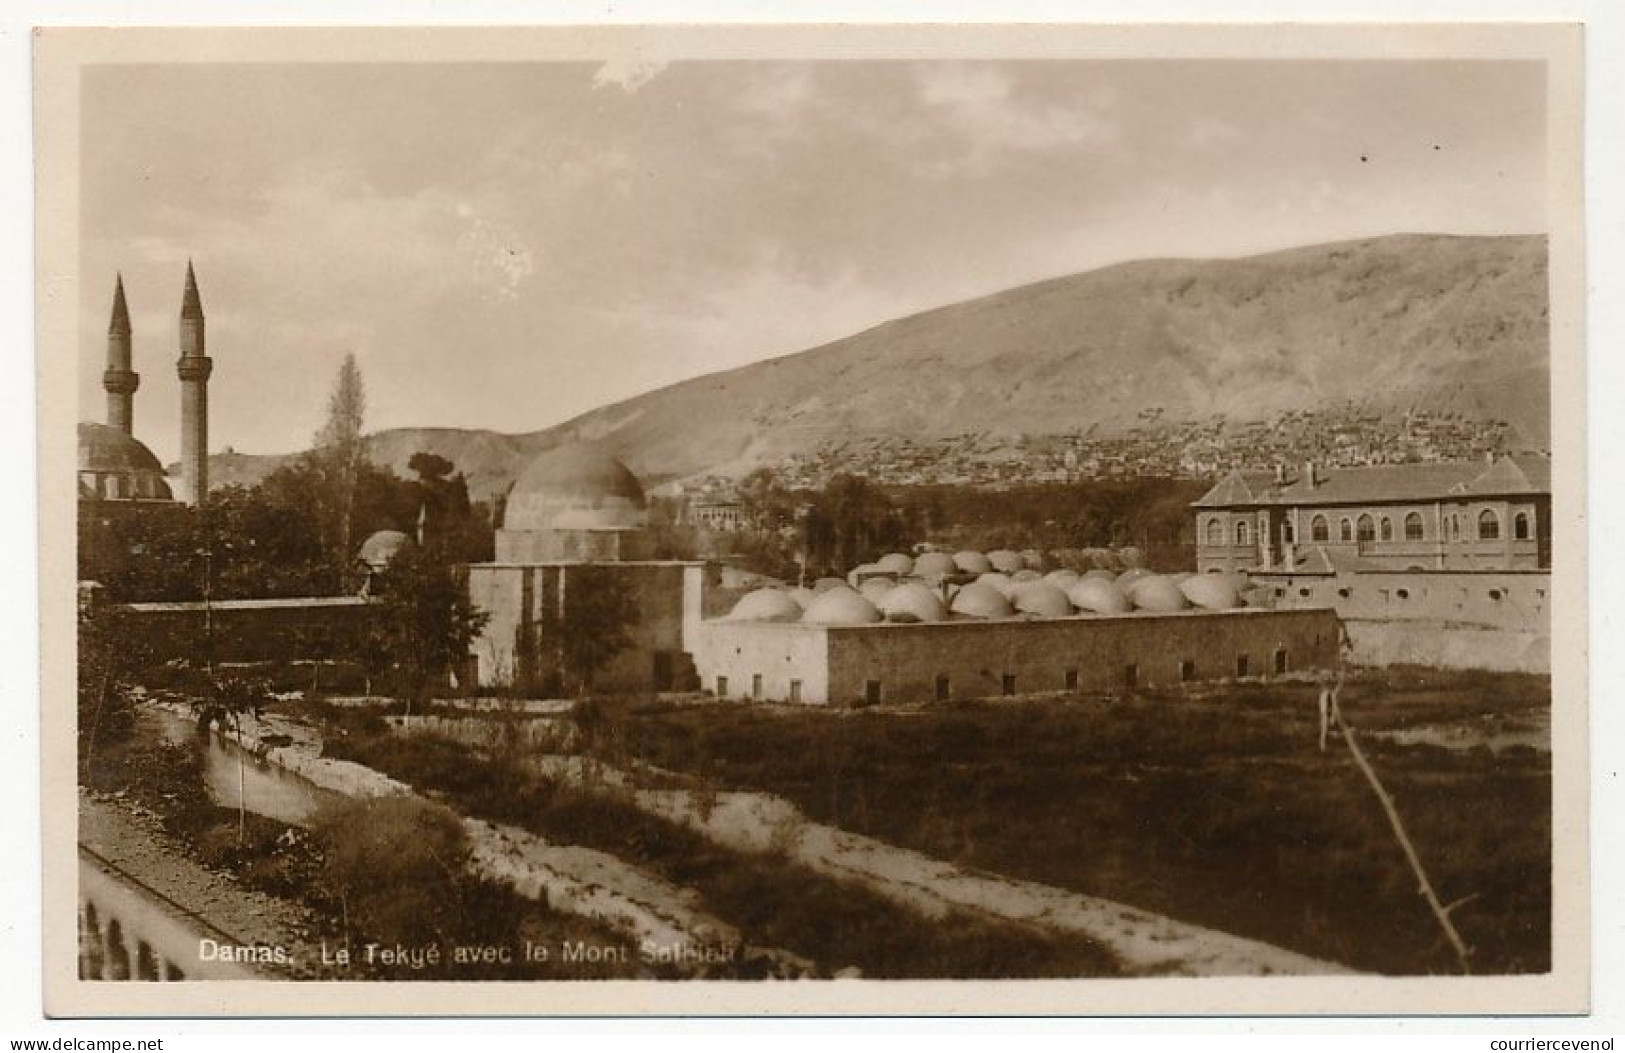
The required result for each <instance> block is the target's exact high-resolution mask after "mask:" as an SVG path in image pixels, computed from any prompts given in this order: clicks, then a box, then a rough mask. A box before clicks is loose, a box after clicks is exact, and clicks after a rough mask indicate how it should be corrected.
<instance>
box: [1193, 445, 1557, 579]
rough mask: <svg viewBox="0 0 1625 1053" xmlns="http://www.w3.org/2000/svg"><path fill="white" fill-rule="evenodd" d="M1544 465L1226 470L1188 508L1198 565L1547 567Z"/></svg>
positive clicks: (1535, 460) (1504, 462) (1527, 460)
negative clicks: (1192, 515) (1191, 513)
mask: <svg viewBox="0 0 1625 1053" xmlns="http://www.w3.org/2000/svg"><path fill="white" fill-rule="evenodd" d="M1551 490H1552V486H1551V460H1550V458H1547V457H1544V456H1539V455H1534V454H1527V455H1514V456H1509V457H1502V458H1500V459H1498V460H1495V461H1494V462H1491V463H1484V462H1465V463H1446V464H1404V465H1382V466H1377V467H1369V468H1338V469H1332V470H1329V471H1328V470H1326V469H1323V468H1318V467H1317V466H1315V465H1312V464H1310V465H1305V466H1304V467H1303V470H1302V471H1301V472H1299V473H1298V474H1297V475H1295V476H1293V477H1290V478H1288V477H1287V476H1286V474H1285V473H1284V472H1278V473H1276V474H1274V475H1269V474H1265V473H1244V472H1234V473H1232V474H1231V475H1229V476H1228V477H1226V478H1225V479H1223V480H1221V481H1220V482H1219V484H1218V485H1216V486H1215V487H1213V489H1212V490H1210V491H1208V492H1207V494H1205V495H1203V497H1202V498H1201V499H1200V500H1198V501H1197V502H1196V504H1195V506H1194V511H1195V514H1196V523H1197V530H1196V536H1197V539H1198V543H1197V552H1196V566H1197V569H1198V570H1202V571H1207V570H1223V571H1241V570H1245V571H1276V572H1286V571H1291V570H1295V569H1300V568H1302V567H1304V566H1308V565H1321V564H1327V565H1330V566H1333V567H1337V568H1347V569H1366V570H1388V571H1419V570H1480V571H1482V570H1545V569H1547V568H1549V567H1550V566H1551V544H1550V539H1551V510H1552V493H1551Z"/></svg>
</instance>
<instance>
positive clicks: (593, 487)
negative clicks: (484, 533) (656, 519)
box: [502, 445, 648, 530]
mask: <svg viewBox="0 0 1625 1053" xmlns="http://www.w3.org/2000/svg"><path fill="white" fill-rule="evenodd" d="M647 508H648V502H647V501H646V499H645V498H644V496H643V487H642V486H641V485H640V484H639V483H638V477H637V476H635V475H633V474H632V471H631V469H629V468H627V466H626V465H624V464H622V463H621V462H620V461H618V460H616V459H615V458H614V457H612V456H610V455H609V454H608V453H605V452H604V451H602V450H598V449H595V448H593V447H590V446H579V445H572V446H560V447H557V448H555V449H551V450H548V451H546V452H545V453H542V454H539V455H538V456H537V457H536V458H535V459H534V460H532V461H531V462H530V464H529V465H527V466H526V467H525V470H524V471H523V472H522V473H520V475H519V478H518V479H517V480H516V481H515V482H514V484H513V489H512V490H510V491H508V504H507V510H506V511H505V512H504V513H503V520H502V525H503V527H504V528H505V529H507V530H637V529H640V528H642V527H643V526H644V525H645V523H646V521H647Z"/></svg>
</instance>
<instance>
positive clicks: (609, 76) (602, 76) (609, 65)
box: [592, 55, 669, 95]
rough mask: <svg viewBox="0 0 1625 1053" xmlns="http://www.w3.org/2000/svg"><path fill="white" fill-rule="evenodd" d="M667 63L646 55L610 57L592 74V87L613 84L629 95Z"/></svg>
mask: <svg viewBox="0 0 1625 1053" xmlns="http://www.w3.org/2000/svg"><path fill="white" fill-rule="evenodd" d="M668 65H669V63H668V62H666V60H665V59H656V58H650V57H649V56H647V55H627V56H621V57H617V58H612V59H610V60H609V61H608V62H606V63H604V64H603V65H602V66H599V67H598V71H597V72H596V73H594V74H593V75H592V86H593V87H594V88H607V87H612V86H613V87H616V88H619V89H621V90H622V91H624V92H626V93H627V94H628V95H631V94H633V93H634V92H636V91H637V90H638V89H639V88H641V87H643V86H644V85H645V84H647V83H649V82H650V81H651V80H654V79H655V78H656V77H658V76H660V74H661V73H662V72H664V71H665V69H666V67H667V66H668Z"/></svg>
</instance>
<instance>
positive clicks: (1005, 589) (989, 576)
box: [976, 570, 1016, 599]
mask: <svg viewBox="0 0 1625 1053" xmlns="http://www.w3.org/2000/svg"><path fill="white" fill-rule="evenodd" d="M976 583H977V584H978V585H986V586H988V587H989V588H991V589H994V590H996V591H997V592H998V594H999V595H1000V596H1003V597H1004V598H1005V599H1009V598H1010V594H1011V593H1012V592H1014V591H1015V586H1016V583H1015V582H1014V581H1012V580H1011V579H1010V575H1008V574H1004V573H1002V572H1000V571H997V570H990V571H988V572H987V573H986V574H983V575H981V576H980V577H978V578H977V579H976Z"/></svg>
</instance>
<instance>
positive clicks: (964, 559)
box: [954, 549, 993, 574]
mask: <svg viewBox="0 0 1625 1053" xmlns="http://www.w3.org/2000/svg"><path fill="white" fill-rule="evenodd" d="M954 566H956V567H958V568H959V570H960V572H961V573H964V574H986V573H987V572H988V571H990V570H992V569H993V564H991V563H989V562H988V561H987V557H986V556H984V555H982V554H981V553H980V552H973V551H971V550H970V549H966V550H965V551H963V552H955V553H954Z"/></svg>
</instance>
